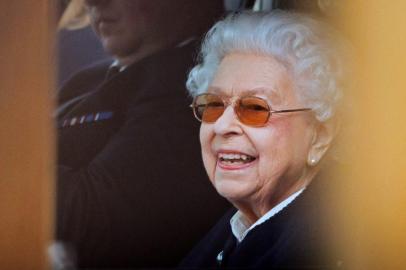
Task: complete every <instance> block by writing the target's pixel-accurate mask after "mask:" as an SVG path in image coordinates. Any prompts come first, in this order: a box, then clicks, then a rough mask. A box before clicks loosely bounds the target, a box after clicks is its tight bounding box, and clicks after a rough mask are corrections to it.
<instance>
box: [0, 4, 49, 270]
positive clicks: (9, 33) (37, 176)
mask: <svg viewBox="0 0 406 270" xmlns="http://www.w3.org/2000/svg"><path fill="white" fill-rule="evenodd" d="M0 10H2V11H3V14H2V16H1V17H0V21H1V25H2V26H3V27H2V28H1V30H0V37H1V43H2V45H1V48H0V58H1V63H2V66H1V78H0V108H1V114H0V121H1V125H0V149H1V150H0V215H1V218H0V269H5V270H13V269H18V270H20V269H49V267H48V266H49V265H48V262H47V258H46V249H47V245H48V244H49V243H50V241H51V237H52V226H53V224H52V212H53V207H54V201H53V181H52V180H53V169H52V168H53V158H54V154H53V152H54V147H53V146H54V134H53V124H52V121H51V117H50V114H51V107H52V103H51V98H50V94H51V89H53V88H54V86H53V79H54V78H53V73H52V69H51V68H50V67H51V61H50V55H51V52H52V47H51V42H50V41H51V40H52V36H51V35H52V33H54V29H52V27H51V25H52V17H53V16H51V15H52V14H53V5H52V4H51V1H45V0H40V1H27V0H21V1H1V2H0Z"/></svg>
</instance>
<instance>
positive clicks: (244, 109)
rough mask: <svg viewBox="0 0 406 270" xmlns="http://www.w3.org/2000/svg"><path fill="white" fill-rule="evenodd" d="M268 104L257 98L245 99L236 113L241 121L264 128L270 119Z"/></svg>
mask: <svg viewBox="0 0 406 270" xmlns="http://www.w3.org/2000/svg"><path fill="white" fill-rule="evenodd" d="M270 111H271V110H270V108H269V105H268V103H267V102H266V101H265V100H263V99H261V98H257V97H244V98H242V99H241V100H240V102H239V106H236V112H237V114H238V116H239V118H240V121H241V122H242V123H244V124H246V125H249V126H263V125H265V124H266V122H268V119H269V117H270V114H271V112H270Z"/></svg>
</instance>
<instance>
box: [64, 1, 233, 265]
mask: <svg viewBox="0 0 406 270" xmlns="http://www.w3.org/2000/svg"><path fill="white" fill-rule="evenodd" d="M85 5H86V9H87V12H88V15H89V16H90V19H91V25H92V27H93V29H94V31H95V32H96V34H97V35H98V37H99V38H100V40H101V42H102V44H103V47H104V49H105V50H106V52H108V53H109V54H110V55H112V56H113V57H114V59H115V61H114V62H113V63H111V62H102V63H99V64H96V65H94V66H92V67H89V68H86V69H84V70H82V71H80V72H78V73H77V74H76V75H74V76H73V77H72V78H71V79H70V80H68V81H67V83H66V84H64V85H63V87H62V89H61V90H60V92H59V98H58V108H57V110H56V117H57V128H58V182H57V209H56V211H57V213H56V217H57V218H56V239H57V240H59V241H62V242H63V243H65V244H66V246H70V247H72V249H73V250H74V252H75V253H76V257H77V266H78V267H80V268H129V267H170V266H174V265H176V264H177V263H178V262H179V260H180V259H181V258H182V257H183V256H184V255H185V254H186V253H187V251H189V250H190V249H191V247H192V246H193V244H194V243H195V242H196V241H197V240H198V239H199V238H201V236H202V235H204V234H205V233H206V232H207V231H208V230H209V228H210V227H211V224H212V223H213V222H214V221H215V220H217V219H218V218H219V217H220V216H221V215H222V214H224V212H225V211H226V209H228V208H229V204H228V203H227V202H226V201H225V200H223V199H222V198H221V197H220V196H218V194H216V192H215V190H214V189H213V188H212V187H211V186H210V185H209V183H208V181H207V179H206V178H207V175H206V173H205V171H204V169H203V167H202V166H201V154H200V148H199V142H198V139H197V138H198V125H197V124H196V123H195V122H194V120H193V116H192V115H190V108H188V105H189V104H190V103H191V100H189V97H188V95H187V91H186V89H185V86H184V82H185V80H186V75H187V72H188V70H189V69H190V68H191V66H192V65H193V62H194V59H195V57H196V51H197V49H196V48H197V47H196V45H197V44H198V43H199V39H200V38H201V37H202V35H203V33H204V32H205V31H207V29H208V28H209V27H210V26H211V25H212V23H213V22H214V20H215V19H217V18H218V17H220V16H221V15H222V13H223V6H222V2H221V1H218V0H208V1H198V0H194V1H191V0H176V1H167V0H154V1H150V0H88V1H85Z"/></svg>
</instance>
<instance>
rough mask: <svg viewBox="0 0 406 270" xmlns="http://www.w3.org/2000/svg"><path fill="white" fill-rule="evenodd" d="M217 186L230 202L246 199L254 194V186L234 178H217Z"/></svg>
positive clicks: (219, 191)
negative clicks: (251, 186)
mask: <svg viewBox="0 0 406 270" xmlns="http://www.w3.org/2000/svg"><path fill="white" fill-rule="evenodd" d="M215 188H216V190H217V192H218V193H219V194H220V195H221V196H222V197H224V198H226V199H227V200H228V201H230V202H236V201H242V200H246V199H248V197H249V196H250V194H252V192H251V191H252V188H250V187H249V185H247V184H246V183H241V182H238V181H233V180H217V181H215Z"/></svg>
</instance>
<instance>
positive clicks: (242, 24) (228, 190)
mask: <svg viewBox="0 0 406 270" xmlns="http://www.w3.org/2000/svg"><path fill="white" fill-rule="evenodd" d="M347 47H349V46H348V44H347V43H346V42H345V41H344V40H343V39H342V38H340V37H339V36H338V35H335V31H334V30H333V29H332V28H331V27H329V26H328V25H326V24H324V23H322V22H321V21H319V20H317V19H315V18H312V17H309V16H307V15H304V14H300V13H294V12H284V11H281V10H276V11H271V12H269V13H250V12H246V13H240V14H237V15H231V16H229V17H227V18H226V19H224V20H222V21H220V22H218V23H217V24H215V25H214V26H213V28H212V29H211V30H210V31H209V33H208V35H207V36H206V39H205V40H204V42H203V46H202V50H201V51H202V52H201V62H200V63H199V64H198V65H197V66H195V67H194V68H193V69H192V71H191V72H190V74H189V79H188V82H187V86H188V89H189V91H190V93H191V94H192V95H193V96H194V97H195V98H194V101H193V104H192V107H193V109H194V115H195V117H196V118H197V119H198V120H199V121H201V122H202V123H201V127H200V142H201V147H202V153H203V162H204V165H205V168H206V171H207V173H208V175H209V178H210V181H211V183H212V184H213V186H214V187H215V188H216V190H217V192H218V193H219V194H220V195H222V196H223V197H225V198H226V199H227V200H229V201H230V202H231V203H232V204H233V205H234V206H235V208H234V209H233V210H230V211H229V212H228V213H227V214H225V215H224V216H223V218H222V219H221V220H220V221H219V222H218V223H217V224H216V225H215V226H214V228H213V229H212V230H211V231H210V232H209V233H208V235H207V236H206V237H205V238H203V240H202V241H201V242H200V243H199V244H198V245H197V246H196V247H195V248H194V249H193V250H192V251H191V252H190V254H189V255H188V256H187V257H186V258H184V260H183V261H182V263H181V264H180V267H181V268H185V269H196V268H205V269H206V268H208V269H213V268H232V269H245V268H258V269H270V268H272V269H303V268H304V269H308V268H311V269H333V268H335V267H340V266H342V253H340V250H336V249H335V248H336V247H337V246H335V243H334V241H330V236H331V235H330V234H329V233H330V232H333V229H334V226H335V224H331V222H329V220H328V216H329V215H328V214H327V213H329V211H331V209H332V208H330V207H329V206H331V205H334V203H335V202H334V201H333V200H330V199H331V198H329V195H330V194H331V193H330V192H331V188H330V185H331V182H330V180H331V179H329V177H326V173H324V175H322V174H321V167H322V163H323V161H325V160H326V159H325V158H326V153H327V151H328V149H329V148H330V146H331V142H332V140H333V138H334V137H335V134H336V132H337V124H336V123H337V117H338V115H336V114H335V112H336V111H337V109H338V107H339V102H340V99H341V96H342V92H343V89H345V87H346V86H348V85H347V83H348V75H349V72H350V71H349V70H348V69H347V61H346V60H348V59H349V57H348V55H347ZM329 189H330V190H329ZM330 214H331V213H330Z"/></svg>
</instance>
